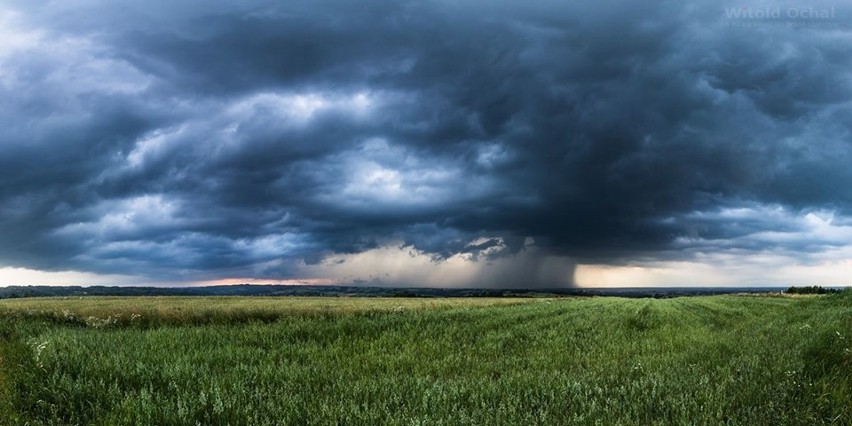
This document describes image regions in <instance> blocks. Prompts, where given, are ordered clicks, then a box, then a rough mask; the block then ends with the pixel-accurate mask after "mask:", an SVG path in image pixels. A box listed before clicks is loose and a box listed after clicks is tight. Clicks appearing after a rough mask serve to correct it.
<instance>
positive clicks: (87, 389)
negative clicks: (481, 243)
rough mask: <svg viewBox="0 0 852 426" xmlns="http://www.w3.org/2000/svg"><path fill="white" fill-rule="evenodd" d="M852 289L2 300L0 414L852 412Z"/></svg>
mask: <svg viewBox="0 0 852 426" xmlns="http://www.w3.org/2000/svg"><path fill="white" fill-rule="evenodd" d="M850 334H852V293H850V292H849V291H846V292H843V293H841V294H834V295H826V296H797V297H751V296H702V297H690V298H676V299H620V298H560V299H396V298H386V299H383V298H182V297H173V298H168V297H161V298H84V299H50V298H47V299H18V300H0V424H74V425H77V424H97V425H102V424H103V425H106V424H187V425H192V424H205V425H206V424H223V425H224V424H251V425H263V424H269V425H272V424H307V423H310V424H328V423H343V424H377V423H378V424H382V423H390V424H607V425H609V424H852V354H851V353H850V347H852V344H850V340H852V336H850Z"/></svg>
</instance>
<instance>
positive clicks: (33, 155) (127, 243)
mask: <svg viewBox="0 0 852 426" xmlns="http://www.w3.org/2000/svg"><path fill="white" fill-rule="evenodd" d="M850 19H852V10H850V6H849V5H848V4H846V3H845V2H840V1H828V0H822V1H820V0H817V1H809V2H798V1H789V2H775V1H756V0H748V1H745V2H742V1H738V2H735V3H734V2H721V3H720V2H717V1H709V0H698V1H647V2H630V1H603V2H594V3H589V2H567V1H538V0H535V1H525V2H520V1H479V0H474V1H467V2H450V1H417V2H413V1H402V0H367V1H358V2H352V1H344V0H320V1H311V2H268V1H244V2H236V3H234V2H225V1H187V2H178V3H175V2H160V1H144V2H141V1H129V2H108V1H95V0H68V1H62V2H44V1H26V2H24V1H10V0H6V1H3V7H2V9H1V10H0V99H2V101H0V126H2V132H0V267H4V268H5V269H0V271H2V270H6V271H12V270H15V271H22V270H23V271H35V272H39V271H40V272H39V273H43V274H50V273H53V272H55V271H76V272H75V273H76V274H78V275H76V276H77V277H80V276H94V277H124V278H121V280H123V281H122V282H125V281H127V280H130V281H133V280H136V282H194V281H209V282H213V281H216V280H228V279H241V278H246V279H248V278H252V279H255V280H261V281H263V280H270V281H272V280H299V279H305V280H314V281H312V282H315V281H316V280H320V281H322V280H327V282H347V283H361V282H365V283H375V284H382V285H438V286H440V285H454V286H455V285H476V286H485V287H490V286H511V287H525V286H530V287H533V286H548V287H554V286H562V285H572V284H574V273H575V267H576V265H578V264H579V265H581V266H580V269H584V268H585V269H584V270H585V271H586V272H587V277H592V278H588V279H589V280H590V281H589V282H588V284H595V282H594V279H595V277H597V278H596V279H601V280H604V281H606V280H612V276H611V275H606V274H609V273H611V272H612V271H613V270H622V271H626V273H625V274H624V275H622V277H623V278H624V279H628V278H629V279H638V280H639V281H641V280H642V279H645V280H647V278H648V277H655V276H656V277H658V278H659V280H658V281H654V280H653V279H652V280H650V281H649V282H647V283H646V282H644V281H642V282H641V283H642V284H655V283H656V284H659V283H664V284H677V283H678V282H677V280H682V281H681V282H682V283H683V284H707V283H710V284H718V283H723V284H731V283H736V282H737V279H738V278H742V279H743V280H744V281H742V282H744V283H750V284H751V283H753V282H755V279H756V277H763V279H772V280H781V281H783V280H784V277H783V276H779V275H778V274H777V272H778V271H779V269H778V266H779V265H790V264H791V262H792V264H795V265H799V266H801V267H802V268H807V267H809V266H811V267H812V268H811V269H808V270H811V271H821V273H822V275H819V274H817V275H815V276H817V277H827V278H825V279H826V280H827V281H829V282H828V283H832V284H843V283H842V282H835V281H837V277H838V276H839V275H838V274H839V273H840V272H838V273H836V274H832V272H831V271H832V270H833V269H831V268H834V267H837V265H845V263H844V262H847V260H848V259H849V258H848V255H849V252H850V247H852V190H850V185H852V167H850V166H849V165H850V164H852V73H850V70H852V51H850V50H849V46H850V44H852V27H851V26H850V23H851V22H850ZM590 265H591V266H590ZM690 265H693V266H694V267H692V266H690ZM695 265H697V266H695ZM717 266H718V267H719V268H722V269H718V268H717ZM589 268H592V269H594V268H597V269H595V271H593V272H594V273H589V272H588V271H589V270H590V269H589ZM619 268H620V269H619ZM637 268H639V269H642V268H645V270H646V271H651V272H649V274H650V275H649V274H646V275H643V277H644V278H642V279H639V278H637V277H636V276H635V274H634V273H635V271H636V269H637ZM684 268H686V269H684ZM690 268H692V269H690ZM708 268H709V269H708ZM848 269H849V268H847V267H845V266H844V267H842V268H840V269H834V270H836V271H848ZM684 270H689V271H692V272H693V275H692V276H691V278H689V277H690V276H689V275H688V274H684V273H682V272H683V271H684ZM708 270H712V271H715V272H714V273H715V274H716V275H714V276H710V275H707V276H706V277H705V276H702V275H700V274H705V273H707V271H708ZM720 270H721V271H727V275H726V276H725V277H722V278H720V277H719V276H718V275H719V273H720V272H719V271H720ZM661 271H662V272H661ZM666 271H669V272H670V274H669V275H666V274H667V272H666ZM678 271H680V272H678ZM35 272H34V273H35ZM843 273H845V272H843ZM81 274H82V275H81ZM85 274H89V275H85ZM596 274H597V275H596ZM631 274H634V275H631ZM654 274H657V275H654ZM672 274H673V275H672ZM678 274H680V275H678ZM696 274H698V275H696ZM773 274H774V275H773ZM711 275H712V274H711ZM802 275H803V274H801V273H799V275H795V274H793V275H791V276H796V279H799V278H800V277H801V276H802ZM666 276H668V277H669V278H666ZM9 277H11V275H8V274H7V275H6V278H5V280H6V281H10V280H12V279H13V278H9ZM128 277H129V278H128ZM602 277H603V278H602ZM607 277H608V278H607ZM671 277H677V280H675V279H672V278H671ZM767 277H769V278H767ZM639 281H636V282H639ZM636 282H622V283H621V284H622V285H631V284H634V283H636ZM5 283H6V284H14V282H5ZM763 283H765V284H773V283H775V282H763Z"/></svg>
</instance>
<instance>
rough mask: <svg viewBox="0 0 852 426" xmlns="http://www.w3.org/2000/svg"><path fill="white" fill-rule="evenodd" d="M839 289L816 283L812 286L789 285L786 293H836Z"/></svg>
mask: <svg viewBox="0 0 852 426" xmlns="http://www.w3.org/2000/svg"><path fill="white" fill-rule="evenodd" d="M838 292H840V290H836V289H833V288H824V287H822V286H818V285H812V286H804V287H796V286H793V287H790V288H788V289H787V291H786V293H787V294H828V293H838Z"/></svg>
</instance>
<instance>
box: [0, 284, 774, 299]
mask: <svg viewBox="0 0 852 426" xmlns="http://www.w3.org/2000/svg"><path fill="white" fill-rule="evenodd" d="M783 290H785V289H784V288H780V287H778V288H775V287H736V288H734V287H678V288H662V287H655V288H639V287H635V288H600V289H594V288H558V289H469V288H419V287H407V288H391V287H367V286H329V285H255V284H237V285H222V286H206V287H106V286H90V287H82V286H62V287H56V286H10V287H0V299H8V298H16V297H51V296H53V297H77V296H360V297H545V296H621V297H658V298H659V297H676V296H689V295H702V294H730V293H744V292H746V293H771V292H781V291H783Z"/></svg>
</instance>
